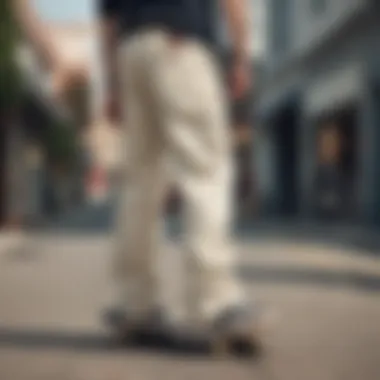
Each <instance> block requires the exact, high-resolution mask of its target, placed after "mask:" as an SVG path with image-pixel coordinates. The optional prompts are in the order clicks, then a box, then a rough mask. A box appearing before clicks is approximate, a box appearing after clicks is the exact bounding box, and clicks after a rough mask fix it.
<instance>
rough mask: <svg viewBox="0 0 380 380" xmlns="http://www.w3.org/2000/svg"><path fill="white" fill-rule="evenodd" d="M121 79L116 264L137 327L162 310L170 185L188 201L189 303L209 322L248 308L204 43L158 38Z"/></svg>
mask: <svg viewBox="0 0 380 380" xmlns="http://www.w3.org/2000/svg"><path fill="white" fill-rule="evenodd" d="M120 70H121V78H122V79H121V87H122V90H123V104H124V105H125V111H126V113H125V134H126V135H128V137H127V139H126V141H127V142H128V143H127V145H126V147H125V150H126V153H127V154H128V160H129V162H128V180H127V183H126V185H125V186H124V187H125V188H124V190H123V194H122V202H121V205H120V208H119V220H118V226H117V249H116V251H117V252H116V253H117V254H116V263H115V269H116V275H117V281H118V286H119V287H120V288H119V289H122V290H121V294H122V297H123V300H122V302H124V305H125V307H126V308H127V309H128V311H129V312H130V313H135V315H136V317H138V318H140V316H142V315H143V314H144V313H146V312H148V311H149V310H150V309H151V308H152V307H154V306H155V305H156V304H157V303H158V302H159V301H158V299H157V297H158V289H159V288H160V284H159V282H158V280H157V276H156V274H155V268H154V267H155V265H156V262H157V255H158V254H159V253H160V250H161V247H160V243H161V238H162V234H161V232H162V228H161V226H162V219H163V206H164V202H163V201H164V199H165V192H166V190H167V188H168V184H170V182H172V183H175V184H176V186H178V188H179V189H180V191H181V193H182V196H183V198H184V211H183V216H184V227H185V234H184V241H183V243H184V249H185V252H186V258H187V260H186V277H187V279H186V280H187V281H186V282H187V285H188V289H189V291H188V292H186V294H187V297H186V298H187V299H186V300H185V303H186V304H187V306H188V311H189V315H193V316H194V315H196V316H197V318H200V319H202V320H210V319H212V318H214V317H215V316H216V315H217V314H218V313H219V312H222V311H223V310H224V309H225V308H228V307H232V306H235V304H239V303H241V302H243V294H242V290H241V286H240V284H239V283H238V282H237V279H236V278H235V276H234V275H233V273H232V271H233V267H234V263H233V261H234V253H233V251H232V244H231V243H232V242H231V237H230V228H231V221H232V210H233V207H232V198H233V197H232V184H233V183H232V182H233V181H232V179H233V178H232V175H233V172H234V170H233V165H232V155H231V149H232V147H231V145H232V144H231V143H232V140H231V138H230V128H229V125H228V119H227V115H226V110H227V106H226V103H225V95H224V89H223V85H222V79H221V75H220V73H219V69H218V67H217V64H216V62H215V61H214V58H213V56H212V54H211V53H210V52H209V51H208V50H207V49H206V48H205V47H204V46H203V45H201V44H200V43H199V42H196V41H195V40H183V41H181V42H180V43H175V42H174V41H173V40H172V39H171V38H170V36H169V35H168V34H166V33H165V32H163V31H159V30H150V31H145V32H143V33H140V34H138V35H136V36H134V37H133V38H131V39H128V40H127V41H126V42H124V44H123V46H122V47H121V49H120ZM230 144H231V145H230ZM166 275H167V276H171V273H170V270H169V269H168V273H167V274H166Z"/></svg>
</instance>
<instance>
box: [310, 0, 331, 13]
mask: <svg viewBox="0 0 380 380" xmlns="http://www.w3.org/2000/svg"><path fill="white" fill-rule="evenodd" d="M326 8H327V0H310V10H311V12H312V13H314V14H320V13H324V12H325V11H326Z"/></svg>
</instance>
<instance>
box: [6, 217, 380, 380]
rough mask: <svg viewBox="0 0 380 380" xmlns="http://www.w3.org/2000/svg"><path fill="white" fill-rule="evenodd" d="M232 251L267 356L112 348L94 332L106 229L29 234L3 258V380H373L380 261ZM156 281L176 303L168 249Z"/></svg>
mask: <svg viewBox="0 0 380 380" xmlns="http://www.w3.org/2000/svg"><path fill="white" fill-rule="evenodd" d="M93 216H94V217H95V215H93ZM89 219H91V220H94V219H93V218H89V217H88V218H87V219H86V218H83V221H86V220H87V223H88V222H89ZM85 224H86V223H85ZM95 224H96V223H95ZM238 248H239V249H238V251H239V271H240V274H241V276H242V278H243V279H244V281H245V283H246V286H247V289H248V291H249V294H250V295H252V299H253V297H254V296H255V297H256V298H258V299H259V300H262V301H263V302H264V303H265V304H266V305H268V307H271V308H272V309H273V310H274V311H275V312H276V315H277V317H278V318H277V324H276V326H275V327H276V328H275V329H274V330H273V331H272V332H270V333H269V334H268V336H266V337H265V345H266V352H265V354H264V355H263V357H262V358H260V359H259V360H257V361H251V362H250V361H237V360H233V359H225V360H217V359H213V358H209V357H205V356H202V355H196V353H186V352H170V351H168V350H165V348H164V347H162V348H161V349H160V348H159V347H157V348H152V347H150V348H144V347H139V348H133V347H130V348H125V349H120V348H118V347H116V346H115V345H114V344H113V342H112V340H111V339H110V336H109V333H108V332H107V331H106V330H105V328H104V327H103V326H102V324H101V313H102V311H103V310H104V307H106V306H107V305H108V304H109V300H110V294H111V289H112V287H111V285H112V284H111V282H110V269H111V267H110V257H111V253H112V252H111V239H110V237H109V236H108V235H107V233H106V232H105V231H104V230H103V231H102V229H101V228H98V229H97V230H96V231H95V230H94V231H93V233H91V231H89V230H87V231H86V230H83V231H82V232H80V230H77V231H76V232H75V233H74V232H73V231H70V230H69V229H64V228H62V229H57V230H54V231H53V230H52V231H45V232H36V233H34V234H30V235H29V236H27V237H26V238H25V239H24V240H23V242H22V244H19V246H18V247H17V249H6V250H3V251H1V249H0V379H1V380H3V379H4V380H24V379H25V380H34V379H35V380H55V379H57V380H61V379H62V380H121V379H131V380H150V379H152V380H153V379H154V380H156V379H163V380H171V379H195V378H200V379H206V378H209V379H234V380H240V379H242V380H243V379H250V380H254V379H265V380H272V379H273V380H277V379H278V380H288V379H289V380H296V379H305V380H340V379H344V380H358V379H360V380H376V379H379V378H380V366H379V362H380V329H379V321H380V260H378V259H376V258H375V257H369V256H368V255H364V254H361V253H360V252H358V251H353V252H350V251H349V250H348V248H347V249H342V248H341V249H338V248H336V247H335V248H334V247H329V246H326V247H325V246H322V245H319V244H312V243H301V242H298V243H297V242H293V243H292V242H289V241H287V242H284V241H281V240H276V239H268V238H267V237H265V238H260V237H254V238H249V237H245V238H244V239H243V238H240V239H239V246H238ZM161 272H162V273H163V279H164V284H165V287H166V289H167V292H166V299H165V301H166V302H168V303H170V302H177V297H178V294H179V291H180V288H181V287H180V286H173V285H174V284H180V283H181V281H180V280H181V278H183V276H182V275H181V255H180V251H179V249H178V246H177V244H176V243H175V242H173V241H171V242H170V243H168V249H167V252H166V255H165V258H164V260H163V261H162V263H161ZM168 273H170V276H168Z"/></svg>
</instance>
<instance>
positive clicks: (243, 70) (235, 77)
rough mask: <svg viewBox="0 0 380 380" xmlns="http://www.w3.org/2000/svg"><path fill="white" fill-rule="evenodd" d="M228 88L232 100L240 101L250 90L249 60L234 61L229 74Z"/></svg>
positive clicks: (250, 70) (250, 71) (250, 72)
mask: <svg viewBox="0 0 380 380" xmlns="http://www.w3.org/2000/svg"><path fill="white" fill-rule="evenodd" d="M230 88H231V95H232V98H233V99H235V100H236V99H242V98H243V97H245V96H246V95H248V93H249V91H250V90H251V88H252V69H251V65H250V63H249V60H235V62H234V63H233V65H232V68H231V73H230Z"/></svg>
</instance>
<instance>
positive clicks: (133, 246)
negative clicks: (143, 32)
mask: <svg viewBox="0 0 380 380" xmlns="http://www.w3.org/2000/svg"><path fill="white" fill-rule="evenodd" d="M144 49H145V47H144V43H143V41H141V42H140V43H138V38H137V37H136V38H135V39H134V40H132V41H130V42H127V43H126V44H125V45H124V46H123V47H122V48H121V51H120V70H121V78H122V90H123V91H122V93H123V98H122V102H123V105H124V107H125V111H126V114H125V125H124V126H123V134H124V138H125V144H124V145H125V153H126V155H125V160H124V162H125V167H124V168H123V169H122V170H123V171H124V173H123V174H124V175H122V177H123V178H124V181H123V184H122V194H121V200H120V205H119V208H118V219H117V227H116V254H115V261H114V269H115V275H116V281H117V286H118V291H119V294H118V297H119V301H120V302H121V303H122V306H123V307H125V308H126V309H127V310H128V312H129V313H130V314H131V313H132V314H135V315H136V317H139V316H141V314H144V313H145V312H147V311H149V310H150V309H151V308H152V307H153V306H155V304H156V303H157V302H159V301H158V297H159V286H158V284H157V280H156V278H157V276H156V273H155V269H156V265H155V260H156V255H157V254H158V253H159V250H160V245H159V244H160V240H161V225H160V220H161V218H160V213H161V211H162V210H161V209H162V201H163V194H164V189H165V172H164V166H163V154H162V153H163V141H162V138H161V135H160V132H159V129H158V128H157V125H156V116H155V113H154V110H153V108H152V102H151V97H150V95H149V89H148V87H147V84H148V83H147V78H146V65H145V63H144ZM127 160H128V162H127Z"/></svg>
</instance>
